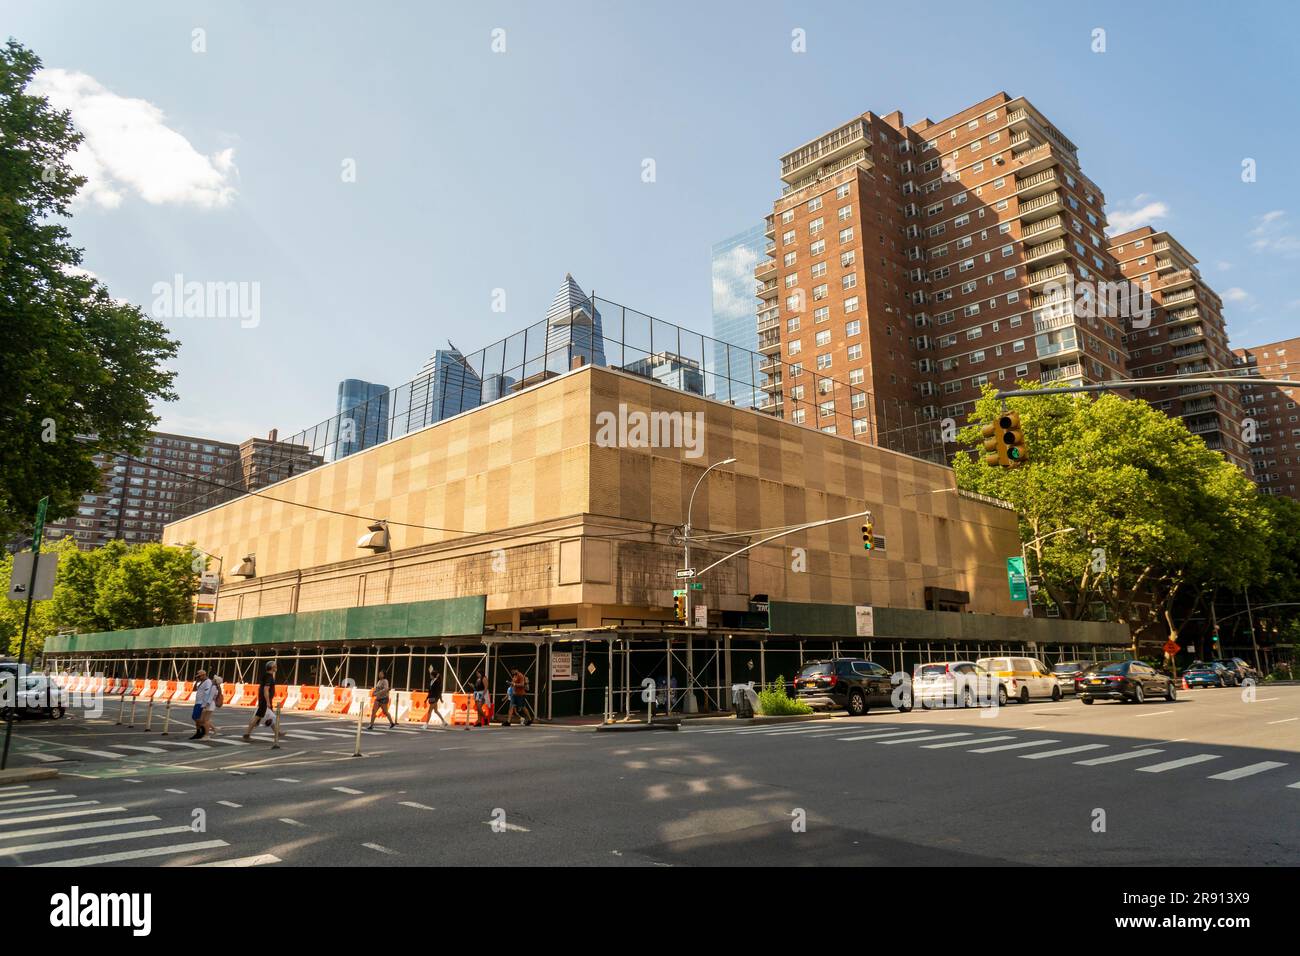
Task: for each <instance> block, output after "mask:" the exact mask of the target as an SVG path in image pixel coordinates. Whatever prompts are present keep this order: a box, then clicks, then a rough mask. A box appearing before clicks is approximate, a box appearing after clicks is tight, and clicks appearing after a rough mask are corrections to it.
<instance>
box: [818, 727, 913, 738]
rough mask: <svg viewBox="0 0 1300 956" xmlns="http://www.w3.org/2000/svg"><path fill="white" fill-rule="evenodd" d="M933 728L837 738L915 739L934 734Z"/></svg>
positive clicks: (877, 732)
mask: <svg viewBox="0 0 1300 956" xmlns="http://www.w3.org/2000/svg"><path fill="white" fill-rule="evenodd" d="M932 733H934V728H933V727H924V728H921V729H919V730H895V731H891V732H890V733H885V734H882V733H880V732H879V731H876V732H874V733H869V734H860V735H858V736H856V737H836V738H835V739H836V740H879V739H880V738H881V737H915V736H916V735H917V734H932Z"/></svg>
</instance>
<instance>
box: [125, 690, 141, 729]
mask: <svg viewBox="0 0 1300 956" xmlns="http://www.w3.org/2000/svg"><path fill="white" fill-rule="evenodd" d="M138 703H140V698H139V697H132V698H131V722H130V723H129V724H127V726H128V727H134V726H135V707H136V704H138Z"/></svg>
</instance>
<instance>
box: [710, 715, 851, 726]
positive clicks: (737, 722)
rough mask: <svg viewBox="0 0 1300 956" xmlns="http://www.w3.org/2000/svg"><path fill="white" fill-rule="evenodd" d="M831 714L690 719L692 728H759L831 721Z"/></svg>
mask: <svg viewBox="0 0 1300 956" xmlns="http://www.w3.org/2000/svg"><path fill="white" fill-rule="evenodd" d="M830 719H831V715H830V714H786V715H784V716H780V717H763V716H761V715H759V716H754V717H692V718H688V720H690V724H691V726H692V727H699V726H704V727H716V726H720V725H726V726H728V727H758V726H760V725H762V724H801V723H804V722H805V721H809V720H830Z"/></svg>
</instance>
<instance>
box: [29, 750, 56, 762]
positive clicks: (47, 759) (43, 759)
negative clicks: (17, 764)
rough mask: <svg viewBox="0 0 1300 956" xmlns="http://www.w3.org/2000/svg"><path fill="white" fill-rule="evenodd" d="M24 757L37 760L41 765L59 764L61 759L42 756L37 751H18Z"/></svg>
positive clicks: (50, 755) (51, 755)
mask: <svg viewBox="0 0 1300 956" xmlns="http://www.w3.org/2000/svg"><path fill="white" fill-rule="evenodd" d="M19 753H21V754H22V755H23V756H24V757H31V758H32V759H33V760H39V761H40V762H41V763H60V762H62V760H63V758H62V757H56V756H54V754H43V753H41V752H40V751H39V750H22V751H19Z"/></svg>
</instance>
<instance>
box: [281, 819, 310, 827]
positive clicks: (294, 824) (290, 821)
mask: <svg viewBox="0 0 1300 956" xmlns="http://www.w3.org/2000/svg"><path fill="white" fill-rule="evenodd" d="M280 822H281V823H287V824H289V826H291V827H305V826H306V825H307V824H305V823H299V822H298V821H297V820H295V819H294V818H293V817H281V818H280Z"/></svg>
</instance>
